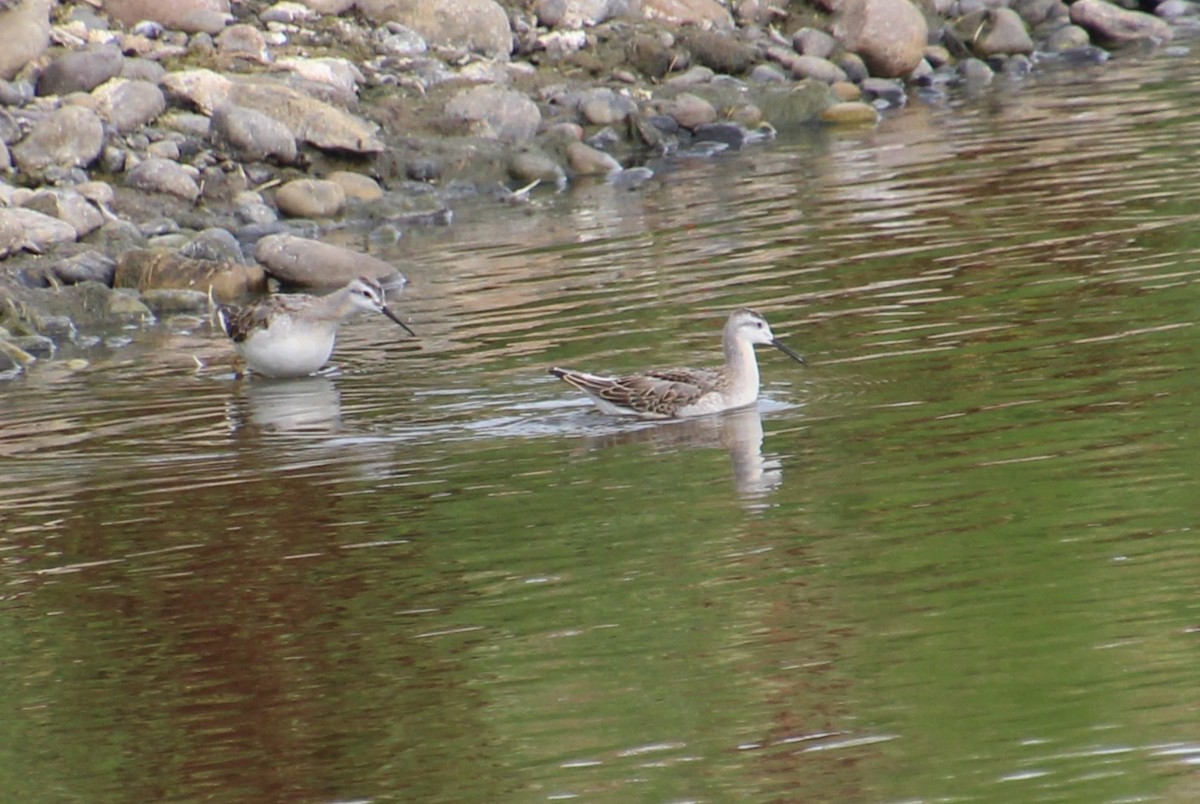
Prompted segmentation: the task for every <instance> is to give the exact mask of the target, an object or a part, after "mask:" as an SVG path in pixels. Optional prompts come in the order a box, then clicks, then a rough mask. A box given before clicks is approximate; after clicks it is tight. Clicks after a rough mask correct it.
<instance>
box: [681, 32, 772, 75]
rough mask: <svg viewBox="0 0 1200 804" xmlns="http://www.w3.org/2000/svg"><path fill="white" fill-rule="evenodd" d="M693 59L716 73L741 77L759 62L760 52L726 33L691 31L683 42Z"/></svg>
mask: <svg viewBox="0 0 1200 804" xmlns="http://www.w3.org/2000/svg"><path fill="white" fill-rule="evenodd" d="M683 42H684V45H685V46H686V47H687V49H688V50H689V51H690V52H691V54H692V59H693V60H694V61H695V62H696V63H698V64H703V65H704V66H705V67H709V68H711V69H712V70H714V71H715V72H718V73H725V74H727V75H741V74H742V73H745V72H747V71H749V69H750V68H751V67H753V66H754V63H755V62H757V61H758V50H757V49H756V48H754V47H752V46H750V45H747V44H745V43H743V42H739V41H738V40H737V39H735V38H733V37H732V36H730V35H729V34H726V33H717V32H715V31H704V30H693V31H689V32H688V34H687V36H686V37H685V38H684V40H683Z"/></svg>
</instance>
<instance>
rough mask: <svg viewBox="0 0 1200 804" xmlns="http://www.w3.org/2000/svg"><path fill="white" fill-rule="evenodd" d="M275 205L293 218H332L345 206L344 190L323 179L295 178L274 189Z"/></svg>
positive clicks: (335, 183) (334, 183)
mask: <svg viewBox="0 0 1200 804" xmlns="http://www.w3.org/2000/svg"><path fill="white" fill-rule="evenodd" d="M275 206H276V207H278V208H279V211H280V212H282V213H283V214H284V215H288V216H290V217H293V218H332V217H333V216H334V215H337V214H338V213H339V212H341V211H342V210H343V209H344V208H345V206H346V191H345V190H343V189H342V185H340V184H338V183H337V182H333V181H328V180H325V179H296V180H294V181H289V182H288V183H287V184H284V185H283V186H282V187H280V188H279V189H278V190H276V191H275Z"/></svg>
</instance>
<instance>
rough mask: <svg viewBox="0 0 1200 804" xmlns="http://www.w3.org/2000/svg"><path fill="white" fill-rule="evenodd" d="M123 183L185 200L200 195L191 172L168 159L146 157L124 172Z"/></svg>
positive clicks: (192, 199) (194, 198)
mask: <svg viewBox="0 0 1200 804" xmlns="http://www.w3.org/2000/svg"><path fill="white" fill-rule="evenodd" d="M125 183H126V184H128V185H129V186H130V187H133V188H135V189H138V190H144V191H146V192H152V193H165V194H167V195H173V196H175V197H177V198H182V199H183V200H185V201H195V200H196V199H197V198H199V197H200V187H199V186H198V185H197V184H196V180H195V179H194V178H192V175H191V173H190V172H189V171H188V170H187V169H186V168H184V166H183V165H181V164H179V163H178V162H174V161H172V160H170V159H160V158H151V159H147V160H146V161H145V162H142V163H141V164H139V165H138V166H137V167H135V168H134V169H133V170H131V171H129V173H127V174H125Z"/></svg>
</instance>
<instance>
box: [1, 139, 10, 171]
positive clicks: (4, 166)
mask: <svg viewBox="0 0 1200 804" xmlns="http://www.w3.org/2000/svg"><path fill="white" fill-rule="evenodd" d="M12 168H13V163H12V154H11V153H9V150H8V146H7V145H5V144H4V143H3V142H0V173H8V172H9V171H10V170H12Z"/></svg>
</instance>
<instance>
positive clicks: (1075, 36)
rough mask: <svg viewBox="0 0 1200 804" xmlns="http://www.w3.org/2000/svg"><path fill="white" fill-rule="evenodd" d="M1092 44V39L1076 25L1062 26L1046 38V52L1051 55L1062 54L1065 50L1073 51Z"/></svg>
mask: <svg viewBox="0 0 1200 804" xmlns="http://www.w3.org/2000/svg"><path fill="white" fill-rule="evenodd" d="M1091 43H1092V37H1091V36H1090V35H1089V34H1088V32H1087V31H1085V30H1084V29H1083V28H1080V27H1079V26H1078V25H1063V26H1061V27H1059V28H1056V29H1055V30H1054V33H1052V34H1050V36H1049V37H1047V38H1046V45H1045V46H1046V50H1048V51H1050V52H1051V53H1062V52H1063V51H1067V50H1075V49H1078V48H1083V47H1087V46H1088V45H1090V44H1091Z"/></svg>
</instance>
